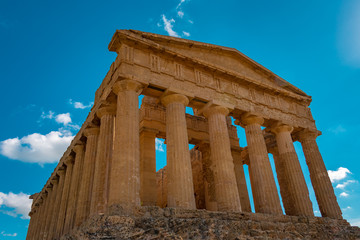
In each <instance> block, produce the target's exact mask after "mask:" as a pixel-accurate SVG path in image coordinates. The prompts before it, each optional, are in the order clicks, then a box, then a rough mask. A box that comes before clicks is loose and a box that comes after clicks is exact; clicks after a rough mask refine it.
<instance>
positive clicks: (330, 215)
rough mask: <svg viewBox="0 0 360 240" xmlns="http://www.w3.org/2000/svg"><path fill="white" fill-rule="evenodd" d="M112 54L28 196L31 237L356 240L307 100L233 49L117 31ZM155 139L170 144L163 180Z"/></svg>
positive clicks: (300, 92) (112, 44)
mask: <svg viewBox="0 0 360 240" xmlns="http://www.w3.org/2000/svg"><path fill="white" fill-rule="evenodd" d="M109 50H110V51H114V52H116V53H117V54H118V55H117V58H116V60H115V62H114V63H113V64H112V65H111V67H110V70H109V72H108V73H107V75H106V76H105V78H104V80H103V81H102V83H101V85H100V87H99V89H98V90H97V91H96V93H95V101H94V106H93V107H92V109H91V112H90V113H89V115H88V117H87V119H86V121H85V122H84V124H83V125H82V127H81V129H80V131H79V132H78V134H77V135H76V136H75V138H74V139H73V141H72V143H71V144H70V146H69V147H68V149H67V150H66V151H65V153H64V155H63V156H62V158H61V159H60V161H59V164H58V165H57V167H56V168H55V170H54V172H53V173H52V174H51V176H50V178H49V179H48V181H47V182H46V183H45V185H44V187H43V189H42V190H41V191H40V192H39V193H36V194H34V195H32V196H31V198H32V199H33V204H32V209H31V212H30V214H29V215H30V216H31V220H30V225H29V230H28V235H27V239H28V240H38V239H46V240H50V239H261V238H266V239H284V238H287V239H292V238H298V239H305V238H307V239H310V238H323V239H332V238H338V239H356V238H360V233H359V229H358V228H356V227H351V226H350V225H349V223H347V221H346V220H343V219H342V213H341V210H340V208H339V205H338V203H337V200H336V196H335V194H334V190H333V188H332V185H331V182H330V179H329V177H328V174H327V170H326V167H325V164H324V161H323V159H322V157H321V154H320V151H319V148H318V146H317V143H316V138H317V136H319V135H320V134H321V132H320V131H318V130H317V129H316V126H315V121H314V119H313V117H312V115H311V111H310V108H309V105H310V103H311V97H310V96H308V95H307V94H306V93H304V92H303V91H301V90H300V89H298V88H296V87H295V86H293V85H291V84H290V83H288V82H286V81H285V80H283V79H282V78H280V77H279V76H277V75H276V74H274V73H272V72H271V71H269V70H268V69H266V68H264V67H263V66H261V65H260V64H258V63H256V62H254V61H253V60H251V59H250V58H248V57H247V56H245V55H244V54H242V53H241V52H239V51H237V50H236V49H232V48H227V47H221V46H215V45H211V44H206V43H201V42H195V41H190V40H184V39H179V38H174V37H167V36H162V35H157V34H152V33H145V32H140V31H134V30H119V31H116V32H115V34H114V36H113V38H112V40H111V42H110V44H109ZM140 95H144V97H143V99H142V103H141V107H140V109H139V96H140ZM186 107H190V108H192V109H193V112H194V114H193V115H190V114H186V113H185V109H186ZM232 119H234V120H235V121H232ZM232 122H234V123H235V124H236V125H239V126H241V127H243V128H244V129H245V133H246V141H247V146H242V147H241V146H240V145H239V139H238V135H237V131H236V127H235V126H234V125H233V124H232ZM156 138H162V139H165V143H166V146H167V165H166V167H165V168H163V169H161V170H159V171H158V172H156V157H155V139H156ZM294 141H299V142H300V143H301V144H302V149H303V151H304V155H305V157H306V164H307V166H308V169H309V172H310V178H311V183H312V186H313V188H314V191H315V195H316V200H317V203H318V205H319V208H320V211H321V215H322V217H314V213H313V207H312V202H311V201H310V198H309V191H308V186H307V185H306V182H305V179H304V174H303V172H302V170H301V167H300V163H299V159H298V156H297V153H296V152H295V148H294V144H293V143H294ZM189 144H193V145H195V147H194V148H193V149H192V150H190V151H189ZM269 154H272V155H273V158H274V162H275V166H276V177H275V176H274V174H273V171H272V168H271V165H270V161H269ZM244 164H246V165H248V168H246V169H248V171H249V176H250V186H251V191H252V196H253V199H252V200H253V202H254V206H255V209H254V210H253V212H252V210H251V207H250V199H249V194H248V190H249V189H247V185H246V179H245V174H244V168H243V165H244ZM275 178H277V179H275ZM276 181H278V183H279V186H280V189H279V191H278V189H277V186H276V183H275V182H276ZM279 193H280V195H281V198H280V196H279ZM280 199H282V205H283V207H284V210H285V212H283V210H282V207H281V203H280Z"/></svg>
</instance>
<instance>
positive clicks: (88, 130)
mask: <svg viewBox="0 0 360 240" xmlns="http://www.w3.org/2000/svg"><path fill="white" fill-rule="evenodd" d="M99 133H100V128H99V127H90V128H86V129H85V130H84V135H85V137H89V136H92V135H99Z"/></svg>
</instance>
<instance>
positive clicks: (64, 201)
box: [56, 156, 74, 238]
mask: <svg viewBox="0 0 360 240" xmlns="http://www.w3.org/2000/svg"><path fill="white" fill-rule="evenodd" d="M64 163H65V165H66V172H65V182H64V189H63V192H62V196H61V202H60V206H59V207H60V209H59V217H58V221H57V226H56V238H60V236H61V235H62V233H63V228H64V224H65V214H66V208H67V206H68V200H69V190H70V185H71V182H72V181H71V180H72V172H73V166H74V157H73V156H68V157H67V158H66V159H65V161H64Z"/></svg>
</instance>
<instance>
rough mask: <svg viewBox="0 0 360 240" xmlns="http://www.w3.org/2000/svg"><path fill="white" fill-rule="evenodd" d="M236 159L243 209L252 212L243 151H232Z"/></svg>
mask: <svg viewBox="0 0 360 240" xmlns="http://www.w3.org/2000/svg"><path fill="white" fill-rule="evenodd" d="M231 153H232V156H233V159H234V170H235V176H236V183H237V188H238V192H239V198H240V204H241V211H243V212H251V206H250V199H249V192H248V189H247V186H246V180H245V173H244V167H243V161H242V159H241V153H240V152H238V151H235V150H232V151H231Z"/></svg>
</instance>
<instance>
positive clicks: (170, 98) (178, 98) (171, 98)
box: [161, 93, 189, 107]
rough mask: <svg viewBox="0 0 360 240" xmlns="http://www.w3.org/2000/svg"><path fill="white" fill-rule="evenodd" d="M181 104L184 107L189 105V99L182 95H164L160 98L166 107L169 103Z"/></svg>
mask: <svg viewBox="0 0 360 240" xmlns="http://www.w3.org/2000/svg"><path fill="white" fill-rule="evenodd" d="M174 102H177V103H181V104H183V105H184V106H187V105H188V104H189V98H188V97H186V96H185V95H182V94H177V93H175V94H170V95H166V96H164V97H162V98H161V103H162V104H163V105H164V106H165V107H166V106H167V105H168V104H170V103H174Z"/></svg>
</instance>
